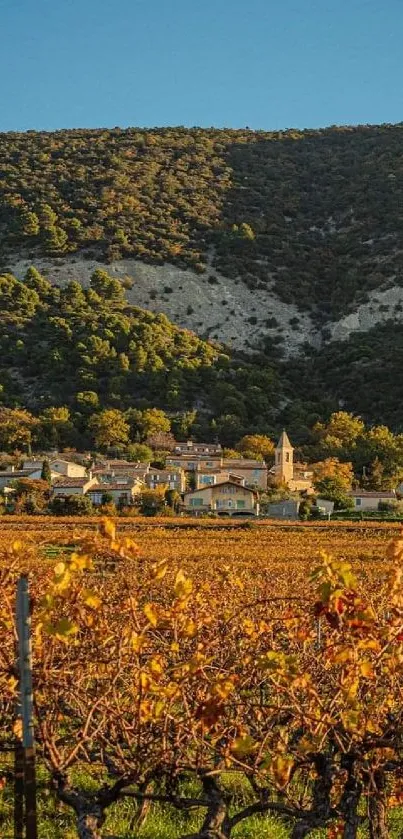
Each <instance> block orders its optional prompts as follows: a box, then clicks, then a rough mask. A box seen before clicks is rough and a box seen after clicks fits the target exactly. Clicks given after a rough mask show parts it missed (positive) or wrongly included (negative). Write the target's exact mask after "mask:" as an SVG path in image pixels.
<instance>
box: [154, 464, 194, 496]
mask: <svg viewBox="0 0 403 839" xmlns="http://www.w3.org/2000/svg"><path fill="white" fill-rule="evenodd" d="M144 483H145V484H146V486H147V487H148V489H158V487H165V489H174V490H176V492H179V494H181V493H182V492H184V491H185V488H186V478H185V472H184V470H183V469H174V468H173V467H172V468H171V469H154V468H153V467H151V468H150V471H149V472H147V474H146V475H145V477H144Z"/></svg>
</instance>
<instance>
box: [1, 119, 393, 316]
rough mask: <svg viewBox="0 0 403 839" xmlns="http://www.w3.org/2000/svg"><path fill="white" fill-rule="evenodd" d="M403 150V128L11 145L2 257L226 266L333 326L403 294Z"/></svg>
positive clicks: (64, 134) (157, 133) (197, 133)
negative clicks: (373, 302)
mask: <svg viewBox="0 0 403 839" xmlns="http://www.w3.org/2000/svg"><path fill="white" fill-rule="evenodd" d="M402 138H403V125H395V126H393V125H383V126H374V127H371V126H360V127H357V128H336V127H334V128H328V129H324V130H319V131H285V132H271V133H268V132H253V131H249V130H246V129H245V130H240V131H229V130H213V129H211V130H209V129H208V130H205V129H183V128H166V129H155V130H139V129H127V130H120V129H114V130H75V131H59V132H55V133H36V132H28V133H26V134H17V133H9V134H2V135H0V160H1V164H0V225H1V233H2V236H1V255H0V259H1V261H2V263H3V267H7V266H8V263H9V261H10V259H11V258H12V255H14V256H15V255H16V254H18V255H21V254H28V255H31V257H35V256H38V254H42V255H44V254H47V255H49V256H63V255H66V254H68V253H72V252H77V251H81V252H83V253H85V255H86V256H87V257H89V258H93V259H99V260H101V261H102V260H107V261H116V260H119V259H121V258H129V257H133V258H137V259H139V260H142V261H145V262H147V263H152V264H155V265H158V264H162V263H170V264H173V265H176V266H179V267H182V268H189V267H191V268H192V269H194V270H195V271H196V272H200V273H202V272H203V271H205V269H206V267H207V266H211V265H212V266H213V267H215V268H216V269H217V270H219V272H220V274H221V275H223V276H227V277H231V278H237V279H239V281H240V282H242V283H244V284H246V285H247V286H248V287H249V288H250V289H265V288H270V289H273V290H274V292H275V294H276V295H277V297H278V299H279V300H280V301H283V302H286V303H290V302H291V303H295V304H296V305H297V306H298V308H300V309H302V310H309V311H310V312H311V314H312V316H313V318H314V322H315V323H316V324H318V323H319V324H323V323H326V322H328V321H329V320H330V321H331V320H335V319H338V318H340V317H341V316H342V315H345V314H346V313H348V312H350V311H352V310H354V307H356V306H357V305H358V304H360V303H362V302H363V301H365V300H366V295H368V292H371V291H372V290H374V289H384V288H387V287H388V286H390V285H391V284H392V285H396V286H402V285H403V270H402V265H403V223H402V222H403V153H402Z"/></svg>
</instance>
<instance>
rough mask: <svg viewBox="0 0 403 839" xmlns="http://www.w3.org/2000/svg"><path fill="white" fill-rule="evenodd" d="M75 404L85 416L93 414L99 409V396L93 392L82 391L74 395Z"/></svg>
mask: <svg viewBox="0 0 403 839" xmlns="http://www.w3.org/2000/svg"><path fill="white" fill-rule="evenodd" d="M76 402H77V405H78V407H79V409H80V411H82V412H83V413H85V414H93V413H95V411H97V410H98V408H99V396H98V394H97V393H95V391H93V390H83V391H80V392H79V393H77V394H76Z"/></svg>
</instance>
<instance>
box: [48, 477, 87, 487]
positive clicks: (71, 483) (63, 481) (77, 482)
mask: <svg viewBox="0 0 403 839" xmlns="http://www.w3.org/2000/svg"><path fill="white" fill-rule="evenodd" d="M90 480H91V479H90V478H60V481H55V483H54V484H53V486H54V487H83V486H85V485H86V484H88V483H90Z"/></svg>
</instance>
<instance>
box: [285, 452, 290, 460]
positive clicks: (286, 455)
mask: <svg viewBox="0 0 403 839" xmlns="http://www.w3.org/2000/svg"><path fill="white" fill-rule="evenodd" d="M285 462H286V463H289V462H290V452H286V453H285Z"/></svg>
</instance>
